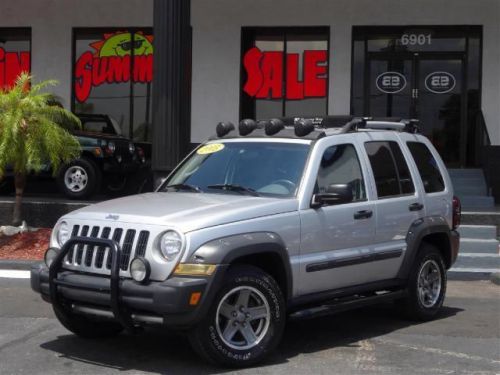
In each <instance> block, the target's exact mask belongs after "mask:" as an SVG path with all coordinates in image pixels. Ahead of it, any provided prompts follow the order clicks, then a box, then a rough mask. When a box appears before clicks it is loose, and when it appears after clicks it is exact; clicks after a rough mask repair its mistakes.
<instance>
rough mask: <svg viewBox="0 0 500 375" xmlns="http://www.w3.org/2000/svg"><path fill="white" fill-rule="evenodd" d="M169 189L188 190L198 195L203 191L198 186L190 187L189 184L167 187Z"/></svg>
mask: <svg viewBox="0 0 500 375" xmlns="http://www.w3.org/2000/svg"><path fill="white" fill-rule="evenodd" d="M166 188H167V189H170V188H172V189H176V190H188V191H194V192H196V193H201V191H202V190H201V189H200V188H199V187H198V186H194V185H189V184H174V185H168V186H166Z"/></svg>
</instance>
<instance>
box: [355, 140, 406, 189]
mask: <svg viewBox="0 0 500 375" xmlns="http://www.w3.org/2000/svg"><path fill="white" fill-rule="evenodd" d="M365 148H366V152H367V153H368V157H369V159H370V164H371V166H372V170H373V175H374V177H375V184H376V186H377V194H378V197H379V198H383V197H391V196H397V195H404V194H411V193H413V192H414V191H415V187H414V185H413V181H412V179H411V175H410V171H409V169H408V165H407V164H406V161H405V159H404V157H403V154H402V153H401V149H400V148H399V145H398V144H397V143H396V142H366V143H365Z"/></svg>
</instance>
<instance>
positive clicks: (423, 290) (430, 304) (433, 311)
mask: <svg viewBox="0 0 500 375" xmlns="http://www.w3.org/2000/svg"><path fill="white" fill-rule="evenodd" d="M407 293H408V294H407V296H406V297H405V298H404V299H402V300H400V301H399V302H400V303H401V308H402V310H403V312H404V313H405V315H406V316H407V317H408V318H410V319H412V320H419V321H427V320H431V319H433V318H434V317H435V316H436V315H437V314H438V313H439V311H440V309H441V306H442V305H443V302H444V298H445V295H446V267H445V265H444V260H443V256H442V255H441V252H440V251H439V249H437V248H436V247H435V246H434V245H431V244H428V243H423V244H422V245H421V247H420V250H419V252H418V254H417V257H416V259H415V262H414V265H413V268H412V269H411V271H410V276H409V279H408V288H407Z"/></svg>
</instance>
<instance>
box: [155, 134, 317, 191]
mask: <svg viewBox="0 0 500 375" xmlns="http://www.w3.org/2000/svg"><path fill="white" fill-rule="evenodd" d="M308 152H309V145H308V144H298V143H279V142H226V143H209V144H207V145H204V146H202V147H200V148H199V149H198V150H197V151H196V152H195V153H194V154H193V155H192V156H191V157H190V158H189V159H188V160H187V161H186V162H184V164H183V165H182V166H181V167H180V168H179V169H178V170H177V172H176V173H175V174H174V175H172V176H171V177H170V178H169V179H168V180H167V181H166V182H165V183H164V184H163V186H162V187H161V189H160V190H163V191H165V190H168V187H176V188H182V190H188V191H197V190H196V189H198V191H202V192H210V193H221V192H222V193H228V192H229V193H232V194H245V193H251V194H252V195H270V196H278V197H290V196H294V195H295V194H296V192H297V188H298V185H299V182H300V178H301V176H302V171H303V169H304V165H305V162H306V159H307V154H308Z"/></svg>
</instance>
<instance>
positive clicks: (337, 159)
mask: <svg viewBox="0 0 500 375" xmlns="http://www.w3.org/2000/svg"><path fill="white" fill-rule="evenodd" d="M332 184H349V185H350V187H351V188H352V196H353V201H361V200H365V199H366V191H365V183H364V180H363V174H362V172H361V166H360V164H359V159H358V155H357V154H356V150H355V148H354V146H353V145H349V144H347V145H337V146H331V147H328V148H327V149H326V150H325V153H324V154H323V158H322V159H321V165H320V167H319V171H318V178H317V181H316V187H315V190H316V191H315V192H320V193H324V192H326V191H327V189H328V186H330V185H332Z"/></svg>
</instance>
